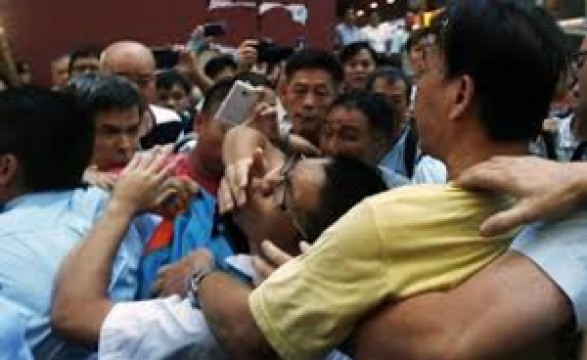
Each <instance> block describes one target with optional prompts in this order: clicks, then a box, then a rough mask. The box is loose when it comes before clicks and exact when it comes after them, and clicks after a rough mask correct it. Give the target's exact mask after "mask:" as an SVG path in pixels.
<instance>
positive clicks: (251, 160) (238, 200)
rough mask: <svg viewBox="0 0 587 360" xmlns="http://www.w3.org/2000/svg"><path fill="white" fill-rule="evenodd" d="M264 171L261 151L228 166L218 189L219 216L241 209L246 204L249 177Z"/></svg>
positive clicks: (258, 150)
mask: <svg viewBox="0 0 587 360" xmlns="http://www.w3.org/2000/svg"><path fill="white" fill-rule="evenodd" d="M255 171H257V172H259V173H263V172H264V171H265V163H264V158H263V150H261V149H257V151H255V152H254V153H253V155H252V156H250V157H245V158H242V159H240V160H238V161H237V162H235V163H233V164H228V165H227V166H226V169H225V171H224V177H223V178H222V180H221V182H220V187H219V189H218V207H219V211H220V213H221V214H226V213H229V212H231V211H233V210H235V209H236V208H239V207H242V206H244V205H245V204H246V202H247V187H248V186H249V181H250V179H251V175H252V174H253V173H255Z"/></svg>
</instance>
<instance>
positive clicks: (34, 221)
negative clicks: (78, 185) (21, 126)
mask: <svg viewBox="0 0 587 360" xmlns="http://www.w3.org/2000/svg"><path fill="white" fill-rule="evenodd" d="M107 198H108V195H107V194H106V193H105V192H103V191H102V190H99V189H96V188H89V189H78V190H73V191H62V192H45V193H39V194H29V195H24V196H21V197H18V198H16V199H14V200H12V201H10V202H9V203H7V204H5V206H4V209H3V212H2V213H0V298H3V299H6V300H8V301H10V302H11V303H13V304H14V305H15V306H17V307H18V309H19V312H20V313H21V314H23V315H24V316H26V318H27V319H28V323H27V331H26V338H27V341H28V343H29V345H30V347H31V348H32V350H33V354H34V355H35V357H40V358H43V359H78V358H83V357H85V356H87V354H88V349H85V348H81V347H76V346H73V345H69V344H66V343H65V342H63V341H62V340H60V339H58V338H57V337H55V336H54V335H53V334H52V333H51V328H50V309H51V298H52V295H53V291H54V283H55V281H56V278H57V274H58V271H59V267H60V265H61V263H62V261H63V259H64V258H65V257H66V256H67V255H68V254H69V252H70V251H71V250H72V249H73V248H74V247H75V246H76V245H79V244H80V242H81V241H82V240H83V239H84V237H85V235H86V234H87V233H88V231H89V230H90V229H91V227H92V226H93V224H94V222H96V220H98V219H99V218H100V217H101V216H102V213H103V210H104V205H105V203H106V201H107ZM149 223H150V221H149V219H148V218H144V219H140V220H139V221H138V222H136V223H135V224H133V225H131V227H130V228H129V230H128V232H127V234H126V238H125V239H124V241H123V242H122V245H121V247H120V250H119V252H118V254H117V256H116V259H115V261H114V266H113V270H112V278H111V284H110V287H109V293H110V297H111V299H112V300H113V301H125V300H133V298H134V296H135V293H136V291H137V277H136V272H137V268H138V263H139V257H140V254H141V252H142V249H143V239H145V236H146V234H147V233H148V232H149V230H150V228H152V225H151V224H149ZM41 355H42V356H41Z"/></svg>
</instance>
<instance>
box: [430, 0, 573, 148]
mask: <svg viewBox="0 0 587 360" xmlns="http://www.w3.org/2000/svg"><path fill="white" fill-rule="evenodd" d="M431 32H432V33H433V34H434V35H435V36H436V42H437V44H438V45H439V47H440V49H441V51H442V53H443V56H444V61H445V67H446V69H445V71H446V77H447V78H451V77H455V76H458V75H463V74H466V75H469V76H470V77H471V78H472V80H473V82H474V88H475V100H474V101H476V103H477V106H478V116H479V118H480V120H481V122H482V124H483V125H484V127H485V129H486V131H487V133H488V135H489V136H490V137H491V138H492V139H494V140H496V141H519V140H531V139H534V138H536V136H538V134H539V133H540V131H541V129H542V123H543V120H544V119H545V118H546V116H547V114H548V109H549V107H550V103H551V101H552V98H553V95H554V91H555V88H556V85H557V83H558V80H559V77H560V76H561V74H562V73H563V71H564V69H565V68H566V66H567V64H568V59H569V51H568V48H567V47H566V39H565V36H564V34H563V32H562V30H561V29H560V28H559V27H558V25H557V24H556V22H555V21H554V20H553V19H552V18H551V17H550V16H549V15H548V14H547V13H546V11H545V10H544V9H542V8H540V7H537V6H535V5H530V4H527V3H526V2H521V1H516V0H476V1H454V2H451V3H450V4H448V5H447V7H446V8H445V10H444V11H443V12H442V13H441V14H439V15H438V16H437V17H436V18H435V19H434V20H433V22H432V25H431Z"/></svg>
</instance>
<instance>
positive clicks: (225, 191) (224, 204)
mask: <svg viewBox="0 0 587 360" xmlns="http://www.w3.org/2000/svg"><path fill="white" fill-rule="evenodd" d="M233 209H234V199H233V197H232V193H231V191H230V187H229V186H228V181H227V180H226V178H222V180H221V181H220V186H219V187H218V210H219V212H220V214H221V215H224V214H227V213H229V212H231V211H232V210H233Z"/></svg>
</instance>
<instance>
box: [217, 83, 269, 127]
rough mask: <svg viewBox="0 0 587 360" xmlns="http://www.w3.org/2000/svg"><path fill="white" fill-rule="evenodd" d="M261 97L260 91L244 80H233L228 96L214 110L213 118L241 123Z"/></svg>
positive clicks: (234, 123) (235, 123) (231, 122)
mask: <svg viewBox="0 0 587 360" xmlns="http://www.w3.org/2000/svg"><path fill="white" fill-rule="evenodd" d="M260 97H261V91H260V90H259V89H257V88H255V87H254V86H252V85H250V84H249V83H246V82H244V81H240V80H237V81H235V83H234V85H233V86H232V89H230V92H229V93H228V96H227V97H226V99H224V101H223V102H222V104H220V107H219V108H218V111H217V112H216V115H215V118H216V119H219V120H223V121H226V122H228V123H230V124H233V125H238V124H241V123H242V122H243V121H245V119H246V118H247V117H248V116H250V115H251V113H252V111H253V108H254V107H255V105H256V104H257V102H258V101H259V99H260Z"/></svg>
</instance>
